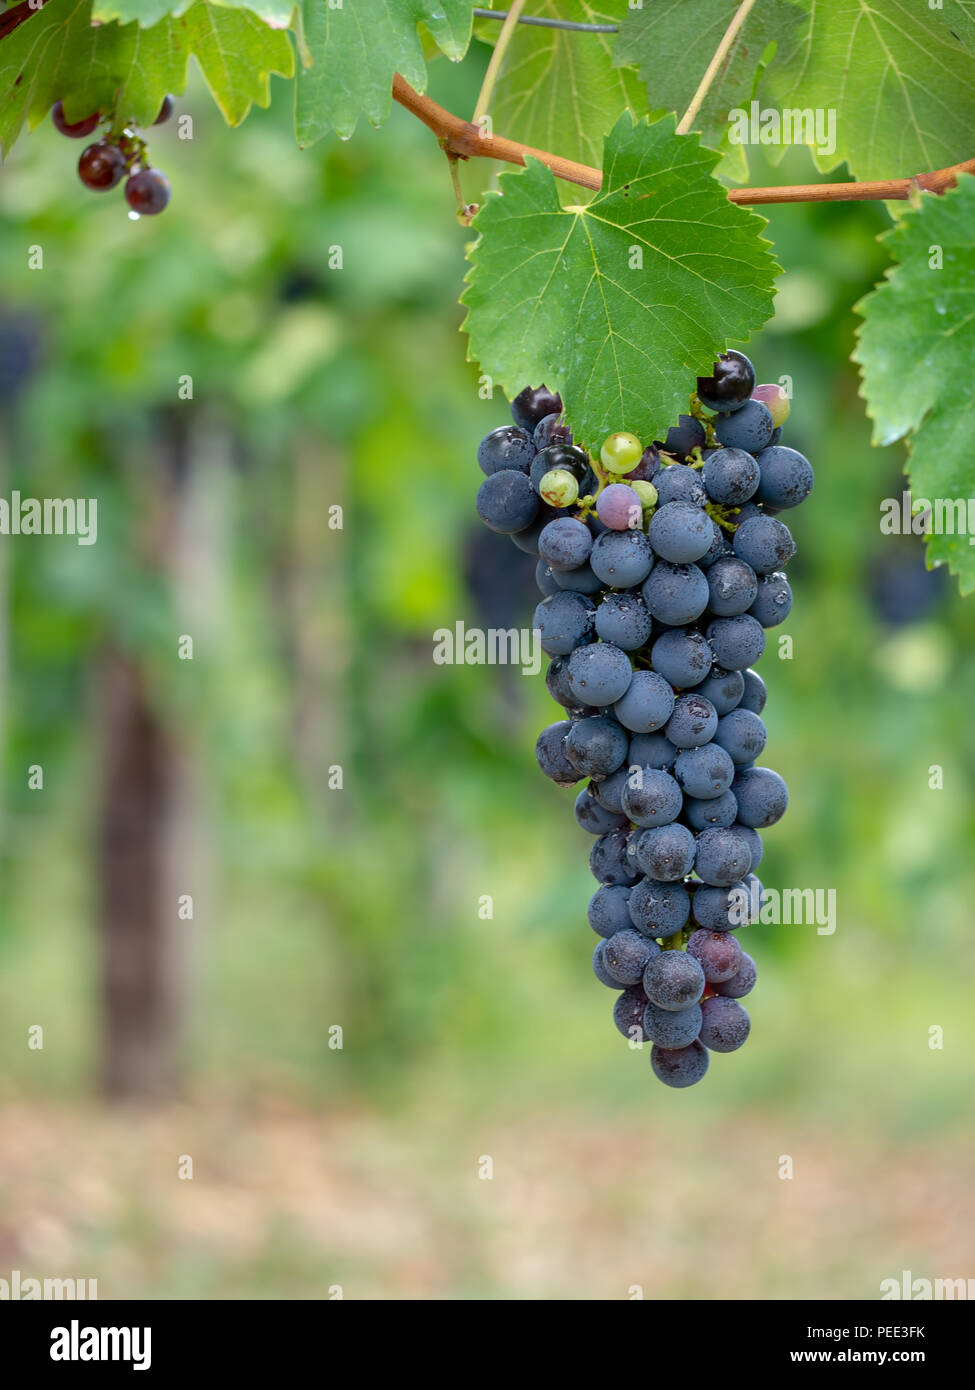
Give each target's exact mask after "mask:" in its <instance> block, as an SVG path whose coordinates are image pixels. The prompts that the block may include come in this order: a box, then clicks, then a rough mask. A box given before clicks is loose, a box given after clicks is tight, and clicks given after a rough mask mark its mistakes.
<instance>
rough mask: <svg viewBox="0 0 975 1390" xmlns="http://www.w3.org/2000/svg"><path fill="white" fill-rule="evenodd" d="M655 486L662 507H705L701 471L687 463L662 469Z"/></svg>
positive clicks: (705, 498)
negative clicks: (676, 504) (681, 503)
mask: <svg viewBox="0 0 975 1390" xmlns="http://www.w3.org/2000/svg"><path fill="white" fill-rule="evenodd" d="M653 485H654V487H655V488H656V489H657V505H658V506H660V507H666V506H667V505H668V504H669V503H671V502H689V503H690V504H691V505H692V506H694V507H703V506H704V504H705V502H706V501H707V495H706V493H705V491H704V484H703V482H702V481H701V474H700V471H699V470H698V469H696V468H689V467H688V466H687V464H686V463H672V464H670V465H669V466H668V467H667V468H661V470H660V472H659V473H658V474H657V476H656V477H655V478H654V480H653ZM694 558H695V559H696V558H697V556H695V557H694Z"/></svg>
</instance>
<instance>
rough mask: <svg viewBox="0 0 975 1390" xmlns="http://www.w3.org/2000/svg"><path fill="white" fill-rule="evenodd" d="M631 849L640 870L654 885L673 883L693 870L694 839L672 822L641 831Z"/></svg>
mask: <svg viewBox="0 0 975 1390" xmlns="http://www.w3.org/2000/svg"><path fill="white" fill-rule="evenodd" d="M633 847H634V857H635V858H636V862H637V864H638V866H639V867H640V869H642V871H643V872H644V873H645V874H646V876H647V878H649V879H653V880H655V881H656V882H658V883H673V882H675V881H676V880H677V879H680V878H683V877H684V876H685V875H686V874H689V873H690V872H691V869H693V867H694V849H695V845H694V836H693V835H692V834H691V832H690V831H689V830H688V828H687V826H686V825H678V824H677V822H676V821H675V822H674V823H673V824H672V825H658V826H655V827H654V828H653V829H651V830H644V831H642V832H641V833H640V835H639V836H638V837H637V839H636V840H635V841H634V842H633Z"/></svg>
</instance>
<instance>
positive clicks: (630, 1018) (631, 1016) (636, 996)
mask: <svg viewBox="0 0 975 1390" xmlns="http://www.w3.org/2000/svg"><path fill="white" fill-rule="evenodd" d="M646 1007H647V996H646V995H645V994H644V992H643V986H642V985H634V986H633V988H632V989H625V990H624V991H623V993H622V994H621V995H620V997H619V998H618V999H617V1001H616V1003H615V1004H614V1005H613V1022H614V1023H615V1024H616V1026H617V1028H618V1029H619V1031H620V1032H621V1033H622V1034H623V1036H624V1038H629V1039H630V1041H631V1042H646V1038H645V1037H644V1036H643V1014H644V1011H645V1009H646Z"/></svg>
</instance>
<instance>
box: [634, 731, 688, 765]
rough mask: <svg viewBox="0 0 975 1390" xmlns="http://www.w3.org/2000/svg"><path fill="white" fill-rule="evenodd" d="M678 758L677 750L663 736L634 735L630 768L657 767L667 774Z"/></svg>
mask: <svg viewBox="0 0 975 1390" xmlns="http://www.w3.org/2000/svg"><path fill="white" fill-rule="evenodd" d="M676 757H677V749H676V748H675V747H674V745H673V744H672V743H671V741H670V739H669V738H665V737H664V736H663V734H634V735H633V737H632V738H631V739H630V751H629V754H628V762H629V765H630V767H655V768H658V769H662V770H663V771H665V772H666V771H667V770H668V769H670V768H672V767H673V765H674V759H675V758H676Z"/></svg>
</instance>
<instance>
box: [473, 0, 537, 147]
mask: <svg viewBox="0 0 975 1390" xmlns="http://www.w3.org/2000/svg"><path fill="white" fill-rule="evenodd" d="M524 8H525V0H512V5H511V9H510V10H509V11H508V17H507V19H506V20H505V21H504V23H503V24H502V26H501V33H500V34H499V35H498V41H497V43H496V44H495V45H494V52H493V53H492V54H491V61H490V62H489V63H488V65H487V72H486V73H485V74H484V81H483V82H482V83H481V90H480V91H479V92H478V94H477V105H476V106H475V107H474V115H473V118H472V120H471V124H472V125H476V126H479V125H480V124H481V122H482V120H483V119H484V117H485V116H486V115H487V113H488V109H489V107H490V105H491V98H492V97H493V96H494V84H495V83H496V82H497V80H498V74H499V73H500V71H501V64H502V63H503V62H504V55H505V53H507V51H508V44H509V43H510V42H511V40H512V38H513V37H514V32H515V30H516V29H517V27H518V17H519V15H520V14H521V12H522V10H523V9H524Z"/></svg>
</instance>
